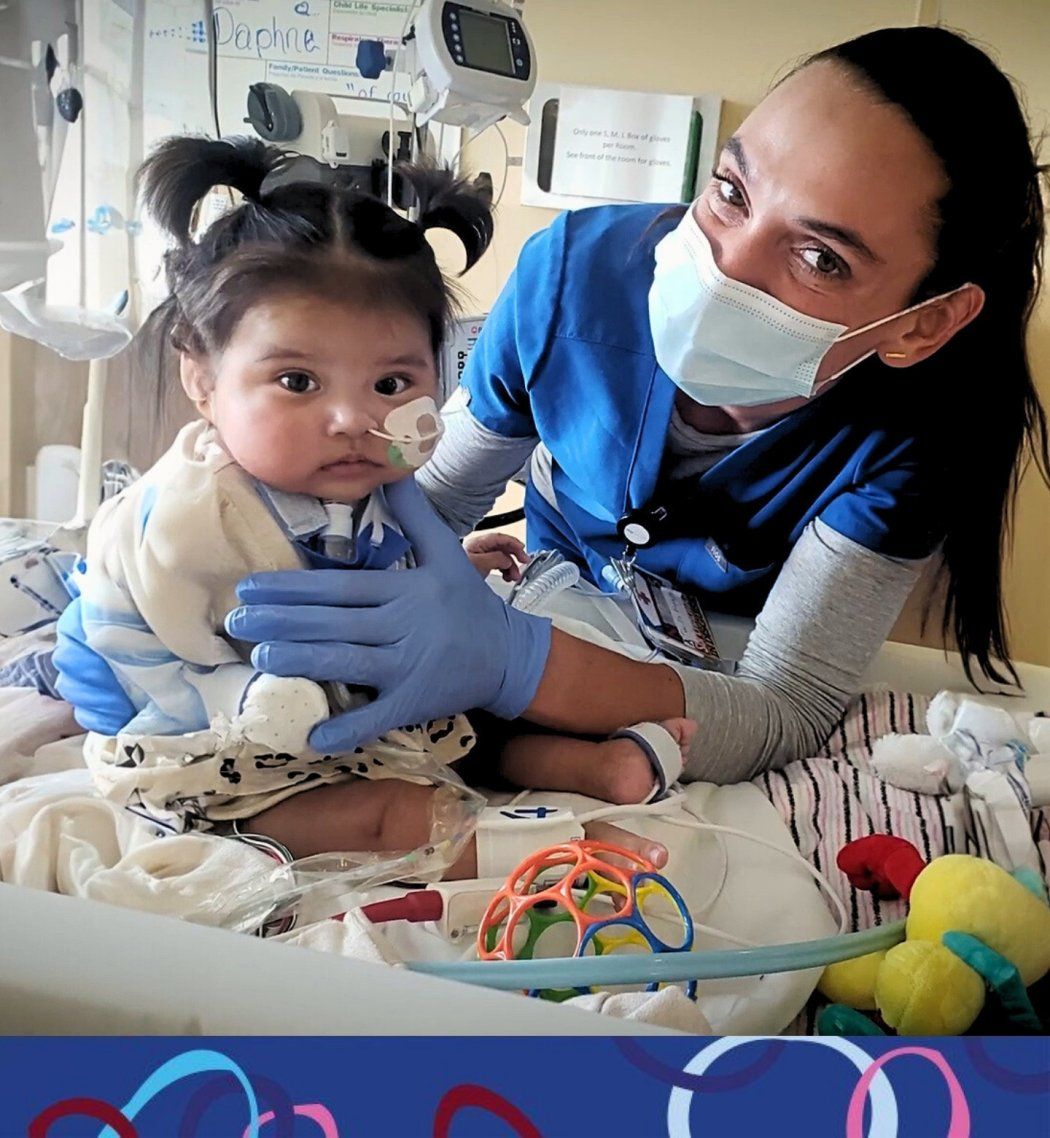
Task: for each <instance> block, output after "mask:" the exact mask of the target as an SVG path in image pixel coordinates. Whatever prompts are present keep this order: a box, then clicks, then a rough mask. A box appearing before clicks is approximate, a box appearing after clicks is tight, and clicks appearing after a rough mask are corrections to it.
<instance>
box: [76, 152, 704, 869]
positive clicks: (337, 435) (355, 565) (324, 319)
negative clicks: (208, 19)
mask: <svg viewBox="0 0 1050 1138" xmlns="http://www.w3.org/2000/svg"><path fill="white" fill-rule="evenodd" d="M282 163H283V158H282V156H281V154H280V152H279V151H277V150H275V149H273V148H269V147H266V146H265V145H263V144H262V143H260V142H256V141H253V140H248V139H239V140H229V141H222V142H212V141H208V140H204V139H196V138H175V139H170V140H168V141H167V142H165V143H163V144H162V145H161V146H160V147H159V149H157V150H156V151H155V152H154V153H153V154H152V155H151V156H150V158H149V159H147V161H146V163H145V165H144V167H143V170H142V172H141V180H142V186H143V190H144V198H145V204H146V207H147V209H148V210H149V211H150V213H151V214H152V215H153V216H154V217H155V218H156V219H157V220H158V222H159V223H160V224H161V225H162V226H163V227H164V229H165V230H166V231H167V232H168V233H169V234H170V236H171V237H172V238H173V239H174V247H173V248H172V250H171V251H170V252H169V253H168V254H167V258H166V269H167V274H168V279H169V284H170V287H171V295H170V296H169V298H168V299H167V300H166V301H165V302H164V304H162V305H161V306H160V307H159V308H158V309H157V310H156V311H155V312H154V313H153V314H152V315H151V317H150V319H149V321H148V322H147V325H146V326H145V327H144V329H143V331H142V333H140V336H141V337H144V338H145V339H146V341H147V342H148V341H149V340H150V338H151V337H155V336H160V337H162V344H163V345H165V346H167V345H170V347H171V348H173V349H174V351H175V352H176V353H177V358H178V367H179V375H180V378H181V383H182V386H183V388H184V390H185V392H186V394H187V395H188V396H189V398H190V399H191V400H192V402H193V404H194V406H195V407H196V409H197V411H198V413H199V416H200V417H199V419H198V420H197V421H196V422H194V423H192V424H190V425H189V426H187V427H186V428H184V429H183V430H182V431H181V432H180V434H179V436H178V437H177V439H176V440H175V443H174V445H173V446H172V448H171V449H170V450H169V451H168V452H167V453H166V454H165V455H164V456H163V457H162V458H161V459H160V460H159V461H158V462H157V463H156V465H155V466H153V467H152V469H151V470H149V471H148V472H147V473H146V474H145V475H144V476H143V477H142V479H140V480H139V481H138V482H137V483H135V484H134V485H132V486H131V487H129V488H128V489H127V490H125V491H124V492H123V493H122V494H120V495H118V496H117V497H116V498H114V499H111V500H109V501H108V502H106V503H105V504H104V505H103V507H102V509H101V510H100V511H99V514H98V516H97V518H96V520H95V521H94V523H93V524H92V527H91V531H90V534H89V540H88V553H87V560H86V566H85V567H84V568H83V570H82V571H81V573H80V574H79V579H78V585H79V588H80V592H81V597H82V602H81V603H82V615H83V621H84V631H85V635H86V638H87V642H88V644H89V645H90V647H92V648H93V649H94V650H95V651H96V652H97V653H98V654H99V655H101V656H102V657H103V658H104V659H105V660H106V661H107V662H108V663H109V665H110V667H111V668H112V670H113V672H114V674H115V675H116V677H117V679H118V681H119V682H120V684H121V686H122V687H123V689H124V690H125V692H126V693H127V695H128V697H129V699H130V700H131V702H132V703H133V705H134V707H135V708H136V715H135V716H134V718H133V719H132V720H131V722H130V723H128V724H127V726H126V727H125V729H124V730H123V731H122V732H121V734H120V735H119V736H117V737H104V736H99V735H92V736H89V738H88V742H87V744H86V751H85V753H86V758H87V761H88V765H89V766H90V767H91V769H92V771H93V773H94V775H95V778H96V781H97V783H98V785H99V787H100V789H102V790H103V792H104V793H106V794H107V795H108V796H109V797H111V798H115V799H117V800H120V801H123V802H124V803H125V804H126V805H127V806H128V807H129V808H130V809H133V810H136V811H137V812H139V813H142V814H144V815H145V816H147V817H149V818H150V819H152V820H153V821H155V822H158V823H160V824H162V825H165V826H168V827H170V828H172V829H173V830H175V831H181V830H184V829H192V828H196V829H211V830H216V831H218V832H220V833H226V834H230V835H231V836H239V837H246V838H247V839H248V840H252V841H255V842H257V843H259V844H266V845H268V846H269V847H270V848H272V849H275V850H276V851H278V852H279V853H280V854H281V855H282V856H286V857H303V856H307V855H310V854H315V853H321V852H327V851H339V850H376V851H383V850H404V849H412V848H415V847H417V846H419V845H421V844H422V843H424V842H426V841H427V838H428V833H429V825H430V816H431V805H432V802H431V797H432V795H433V793H434V787H433V786H432V785H429V784H428V785H422V784H421V783H419V782H416V781H407V780H406V779H405V777H404V776H403V775H402V776H401V777H398V774H399V767H400V768H401V770H403V769H404V763H403V762H402V761H401V760H404V759H405V758H406V756H407V757H412V756H417V757H418V756H421V755H423V756H428V757H429V758H430V759H432V760H434V761H435V762H437V763H439V764H448V763H452V762H455V761H456V760H458V759H460V758H462V757H463V756H465V755H466V754H467V753H468V752H469V751H470V750H471V749H472V748H473V747H474V746H475V743H476V736H475V733H474V731H473V729H472V728H471V725H470V723H469V721H468V720H467V719H466V718H465V717H464V716H463V715H457V716H454V717H449V718H447V719H443V720H437V721H433V722H429V723H426V724H419V725H408V726H406V727H404V728H403V729H401V730H399V731H395V732H391V733H390V734H388V735H385V736H384V737H383V738H381V739H379V740H376V741H375V742H374V743H372V744H370V745H369V746H367V747H364V748H358V749H357V750H356V751H355V752H354V753H353V754H349V755H327V754H319V753H317V752H315V751H314V750H313V749H312V748H311V747H310V746H309V743H308V741H307V739H308V735H309V731H310V728H311V727H312V726H313V725H314V724H316V723H317V722H319V721H320V720H323V719H324V718H326V717H327V716H328V715H329V714H330V713H331V712H333V711H338V710H342V709H344V708H345V707H346V706H347V705H348V700H350V701H352V700H354V699H363V698H366V695H365V694H364V693H361V692H354V691H353V689H349V690H348V689H345V688H342V687H338V686H332V685H325V686H324V687H322V686H321V685H318V684H316V683H313V682H312V681H309V680H306V679H288V678H279V677H275V676H272V675H268V674H267V673H265V672H263V671H260V670H259V669H257V668H255V667H254V666H253V664H252V663H251V656H250V646H249V645H245V644H241V643H239V642H237V641H235V640H233V639H232V638H231V637H230V636H229V635H228V634H227V633H226V632H225V631H224V619H225V616H226V614H227V613H228V612H229V611H230V610H231V609H233V608H235V607H236V606H237V604H238V601H237V597H236V593H235V586H236V584H237V582H238V581H239V580H241V579H243V578H244V577H245V576H248V575H249V574H251V573H255V572H265V571H270V570H280V569H298V568H302V567H312V568H322V567H323V568H339V569H346V570H347V571H352V570H354V569H369V570H386V569H391V570H394V569H397V568H402V567H405V566H410V565H411V564H412V563H413V562H412V550H411V547H410V543H409V542H408V540H407V539H406V538H405V537H404V535H403V534H402V533H401V532H400V531H399V529H398V527H397V525H396V523H395V521H394V519H393V518H392V516H391V514H390V513H389V511H388V509H387V506H386V502H385V498H384V492H383V488H384V486H386V485H388V484H390V483H392V482H395V481H397V480H399V479H402V478H406V477H410V476H411V474H412V471H413V470H414V469H416V468H418V467H419V466H421V465H422V464H423V463H424V462H425V461H426V459H427V458H428V456H429V455H430V453H431V452H432V450H433V448H434V445H435V443H436V441H437V439H438V437H439V436H440V433H441V420H440V415H439V413H438V409H437V405H436V403H435V397H436V395H437V391H438V377H437V362H436V361H437V358H438V353H439V350H440V347H441V343H442V337H443V335H444V332H445V328H446V326H447V323H448V319H449V315H450V310H451V298H450V290H449V286H448V284H447V282H446V281H445V280H444V279H443V277H442V274H441V272H440V271H439V269H438V267H437V264H436V262H435V259H434V255H433V253H432V251H431V249H430V246H429V245H428V243H427V241H426V240H425V238H424V231H425V230H426V229H428V228H432V227H436V226H440V227H444V228H447V229H449V230H451V231H452V232H453V233H455V234H456V236H457V237H458V238H459V239H460V240H461V241H462V243H463V245H464V248H465V250H466V254H467V267H468V268H469V267H470V266H471V265H473V264H474V263H475V261H476V260H477V259H478V258H479V257H480V256H481V254H482V253H483V252H484V250H485V248H486V246H487V244H488V242H489V240H490V238H491V233H492V221H491V216H490V210H489V205H488V201H487V199H486V198H484V197H483V196H481V195H480V194H479V193H477V192H475V191H473V190H471V189H470V188H468V187H466V186H465V185H464V184H462V183H460V182H457V181H455V180H454V179H453V178H452V177H451V176H450V175H449V174H447V173H446V172H443V171H439V170H435V169H430V168H409V169H407V170H405V176H406V177H407V178H408V180H409V181H410V183H411V184H412V186H413V188H414V190H415V193H416V197H417V200H418V214H419V219H418V221H417V222H410V221H407V220H405V219H404V218H402V217H401V216H400V215H398V214H397V213H396V212H394V211H393V210H391V209H390V208H388V207H387V206H386V205H385V204H384V203H382V202H380V201H378V200H376V199H374V198H372V197H370V196H368V195H365V194H363V193H361V192H359V191H357V190H354V189H349V188H344V187H340V186H335V185H320V184H314V183H303V182H289V181H287V180H283V181H282V174H283V173H284V170H283V166H282ZM216 185H229V186H233V187H234V188H235V189H237V190H239V191H240V193H241V194H242V195H243V202H242V204H241V205H239V206H238V207H237V208H236V209H234V210H233V211H232V212H231V213H229V214H227V215H226V216H224V217H222V218H221V219H219V220H218V221H216V222H215V223H214V224H213V225H212V226H211V227H210V228H209V229H208V230H207V231H206V232H205V233H203V234H202V235H200V237H199V240H196V241H195V240H193V239H192V237H191V224H192V216H193V211H194V207H195V204H196V203H197V202H198V201H199V200H200V198H201V197H202V196H203V195H204V194H205V193H206V192H207V191H208V190H209V189H211V188H212V187H213V186H216ZM473 542H474V544H473V545H472V546H468V554H469V555H470V556H471V558H472V560H473V561H474V563H475V565H476V566H477V567H478V569H479V571H481V572H488V571H489V570H491V569H497V570H499V571H501V572H503V573H504V575H505V576H507V577H509V578H513V577H515V576H516V575H517V572H518V570H517V563H518V562H520V561H522V560H523V559H524V557H525V553H524V549H523V548H522V547H521V545H520V543H518V542H516V541H515V540H514V539H512V538H509V537H506V536H504V535H490V536H487V537H481V538H475V539H473ZM304 619H307V618H306V617H304ZM309 619H310V620H315V621H316V622H317V627H316V628H311V629H309V630H308V631H309V632H310V636H311V639H312V640H313V641H323V640H324V639H325V634H326V622H325V620H324V614H323V612H321V613H318V612H314V613H311V615H310V617H309ZM450 665H451V666H454V662H450ZM626 726H627V725H626V724H625V727H626ZM692 728H693V725H692V724H691V723H689V721H687V720H674V721H670V722H668V723H666V724H663V725H655V724H646V725H642V726H641V727H639V728H637V729H636V730H633V731H630V732H627V733H626V734H625V735H624V737H618V738H614V739H611V740H607V741H597V742H592V741H586V740H582V739H568V738H561V737H556V736H551V735H539V734H531V735H530V734H512V737H510V738H509V739H507V740H505V741H504V742H503V744H502V746H501V749H500V753H499V754H498V756H496V755H494V756H493V767H494V768H495V769H496V770H498V771H499V773H500V774H501V775H502V776H503V778H505V779H507V780H509V781H510V782H512V783H513V784H515V785H518V786H522V787H534V788H543V789H550V790H570V791H578V792H582V793H586V794H588V795H591V796H594V797H598V798H603V799H606V800H609V801H612V802H618V803H627V802H640V801H643V800H646V799H648V798H649V797H651V796H653V795H655V794H656V793H658V792H660V791H661V790H662V789H663V788H664V785H665V783H666V782H667V781H669V779H668V769H669V768H670V775H671V777H673V776H674V774H676V773H677V770H676V768H675V763H674V762H673V761H671V762H670V763H669V762H668V760H667V758H666V756H667V753H668V750H670V751H671V752H673V755H672V759H677V769H680V765H681V751H682V749H683V748H684V747H686V746H687V745H688V742H689V738H690V735H691V732H692ZM388 768H389V769H388ZM621 837H622V835H621ZM508 868H509V867H508ZM477 869H478V858H477V850H476V848H475V847H474V845H471V846H470V847H469V848H467V849H466V850H465V852H464V853H463V854H462V856H461V857H460V860H459V861H458V862H457V863H456V864H455V865H454V866H453V867H452V869H451V870H450V872H449V875H450V876H475V875H476V873H477Z"/></svg>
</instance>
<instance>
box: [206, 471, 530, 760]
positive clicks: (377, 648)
mask: <svg viewBox="0 0 1050 1138" xmlns="http://www.w3.org/2000/svg"><path fill="white" fill-rule="evenodd" d="M384 493H385V495H386V500H387V503H388V505H389V507H390V511H391V513H392V514H393V516H394V518H395V519H396V520H397V522H398V523H399V524H400V526H401V528H402V530H403V532H404V534H405V537H406V538H408V540H409V541H410V542H411V543H412V549H413V552H414V554H415V559H416V568H414V569H406V570H404V571H402V572H397V573H391V572H384V571H382V570H369V569H356V570H349V571H348V570H345V569H313V570H295V571H292V572H283V573H260V574H256V575H254V576H252V577H249V578H247V579H246V580H244V581H242V582H241V584H240V586H239V587H238V590H237V593H238V596H239V597H240V598H241V600H242V601H243V602H244V607H242V608H238V609H234V610H233V612H231V613H230V615H229V616H228V617H227V618H226V628H227V631H228V632H229V633H230V635H231V636H235V637H236V638H237V639H238V640H251V641H256V642H257V644H256V647H255V649H254V650H253V652H252V663H253V664H254V665H255V666H256V667H257V668H259V669H260V670H261V671H264V672H271V673H272V674H274V675H277V676H305V677H306V678H307V679H311V680H319V681H335V682H339V683H345V684H354V685H358V686H361V687H367V688H373V689H375V691H376V693H377V695H376V698H375V699H374V700H373V701H372V702H371V703H368V704H366V705H364V706H363V707H359V708H356V709H354V710H352V711H348V712H345V713H344V714H342V715H338V716H335V717H333V718H332V719H329V720H326V721H325V722H324V723H322V724H320V725H319V726H317V727H315V728H314V730H313V733H312V734H311V736H310V743H311V745H312V746H313V747H315V748H316V749H317V750H318V751H321V752H323V753H329V754H331V753H339V752H346V751H351V750H353V748H354V747H358V746H361V745H362V744H363V743H367V742H369V741H371V740H372V739H375V738H377V737H378V736H380V735H382V734H384V733H385V732H387V731H391V730H393V729H394V728H396V727H403V726H405V725H406V724H412V723H420V722H423V721H425V720H428V719H437V718H439V717H441V716H446V715H453V714H455V713H457V712H460V711H467V710H470V709H471V708H482V709H484V710H486V711H489V712H491V713H492V714H494V715H499V716H502V717H503V718H505V719H513V718H514V717H515V716H517V715H520V714H521V712H522V711H524V710H525V708H526V707H528V705H529V703H531V701H532V698H533V696H534V695H535V694H536V689H537V687H538V686H539V682H540V678H541V677H542V675H543V669H544V667H545V666H546V663H547V656H548V654H549V652H550V640H551V628H550V621H548V620H545V619H542V618H540V617H535V616H530V615H529V614H527V613H523V612H518V611H516V610H515V609H511V608H508V607H507V605H505V604H504V603H503V601H502V600H501V599H500V598H499V597H498V596H497V595H496V594H495V593H494V592H492V590H491V589H490V588H489V587H488V585H486V584H485V582H484V581H483V580H482V579H481V578H480V577H479V576H478V574H477V572H476V571H475V569H474V567H473V566H472V565H471V564H470V562H469V561H468V560H467V556H466V554H465V553H464V552H463V548H462V546H461V545H460V543H459V541H458V540H457V539H456V537H455V535H454V534H453V533H452V531H451V530H449V529H448V527H447V526H446V525H445V524H444V522H442V521H441V519H440V518H438V516H437V514H435V513H434V511H433V509H432V508H431V506H430V504H429V503H428V502H427V500H426V499H425V498H424V497H423V493H422V491H421V490H420V489H419V487H418V486H416V484H415V482H414V481H413V480H412V479H411V478H407V479H405V480H404V481H402V482H398V483H395V484H393V485H390V486H387V487H385V489H384Z"/></svg>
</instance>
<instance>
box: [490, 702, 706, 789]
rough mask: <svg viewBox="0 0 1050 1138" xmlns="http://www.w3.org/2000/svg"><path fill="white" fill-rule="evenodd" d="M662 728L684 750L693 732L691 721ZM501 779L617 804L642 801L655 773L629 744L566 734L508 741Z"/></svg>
mask: <svg viewBox="0 0 1050 1138" xmlns="http://www.w3.org/2000/svg"><path fill="white" fill-rule="evenodd" d="M661 726H662V727H663V728H665V729H666V730H667V732H668V733H669V734H670V735H671V736H672V738H673V739H674V740H675V742H676V743H677V744H678V745H679V746H680V747H681V748H682V754H683V757H684V755H685V751H686V750H687V748H688V747H689V743H690V741H691V740H692V738H693V734H694V732H695V731H696V724H695V723H694V722H693V721H692V720H691V719H668V720H665V721H664V722H663V723H662V724H661ZM499 771H500V774H501V775H502V776H503V777H504V778H505V779H507V781H508V782H511V783H513V784H514V785H515V786H520V787H523V788H527V789H529V790H565V791H572V792H574V793H576V794H587V795H589V796H590V797H591V798H601V799H604V801H606V802H613V803H616V804H617V805H624V806H626V805H628V804H630V803H635V802H642V801H644V800H645V798H646V797H647V796H648V795H649V793H650V791H651V790H652V789H653V781H654V775H653V768H652V764H651V763H650V762H649V759H648V757H647V756H646V754H645V752H644V751H643V750H642V749H641V747H639V746H638V744H637V743H635V742H633V741H632V740H631V739H605V740H602V741H600V742H593V741H590V740H587V739H573V738H569V737H567V736H564V735H518V736H517V737H515V738H512V739H510V740H508V741H507V742H506V743H505V744H504V747H503V750H502V752H501V754H500V760H499Z"/></svg>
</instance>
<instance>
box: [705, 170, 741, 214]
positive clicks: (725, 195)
mask: <svg viewBox="0 0 1050 1138" xmlns="http://www.w3.org/2000/svg"><path fill="white" fill-rule="evenodd" d="M713 177H714V180H715V193H716V194H717V196H718V200H719V202H720V203H722V204H723V205H728V206H732V207H733V209H741V208H742V207H743V206H745V205H746V204H747V202H746V201H745V199H744V192H743V190H742V189H741V188H740V186H739V185H737V183H736V180H735V179H734V178H732V177H731V176H730V175H729V174H727V173H725V172H724V171H722V170H716V171H715V172H714V174H713Z"/></svg>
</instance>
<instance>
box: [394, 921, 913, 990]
mask: <svg viewBox="0 0 1050 1138" xmlns="http://www.w3.org/2000/svg"><path fill="white" fill-rule="evenodd" d="M902 940H904V921H903V920H900V921H893V922H892V923H890V924H886V925H879V926H878V928H874V929H865V930H864V931H862V932H859V933H843V934H840V935H838V936H829V937H823V938H822V939H820V940H807V941H798V942H796V943H794V944H774V945H767V946H763V947H761V948H735V949H729V950H723V951H718V952H707V951H693V952H667V953H654V954H653V955H651V956H633V955H632V956H615V955H610V956H579V957H564V956H563V957H556V958H552V959H548V960H475V961H459V962H456V961H453V962H449V961H433V960H419V961H415V962H412V963H409V964H408V968H409V969H410V970H411V971H413V972H425V973H427V974H428V975H430V976H440V977H442V978H443V979H446V980H460V981H462V982H463V983H465V984H479V985H481V986H482V987H485V988H502V989H504V990H506V991H513V990H515V989H519V988H524V989H533V988H579V987H584V986H588V987H609V986H610V985H614V984H652V983H657V984H670V983H677V982H680V981H683V980H722V979H727V978H729V977H732V976H764V975H766V973H769V972H797V971H801V970H802V969H805V968H823V967H825V966H826V965H828V964H835V963H836V962H837V961H839V960H852V959H853V958H854V957H857V956H865V955H867V953H869V952H879V951H881V950H882V949H887V948H892V947H893V946H894V945H895V944H899V943H900V942H901V941H902Z"/></svg>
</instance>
